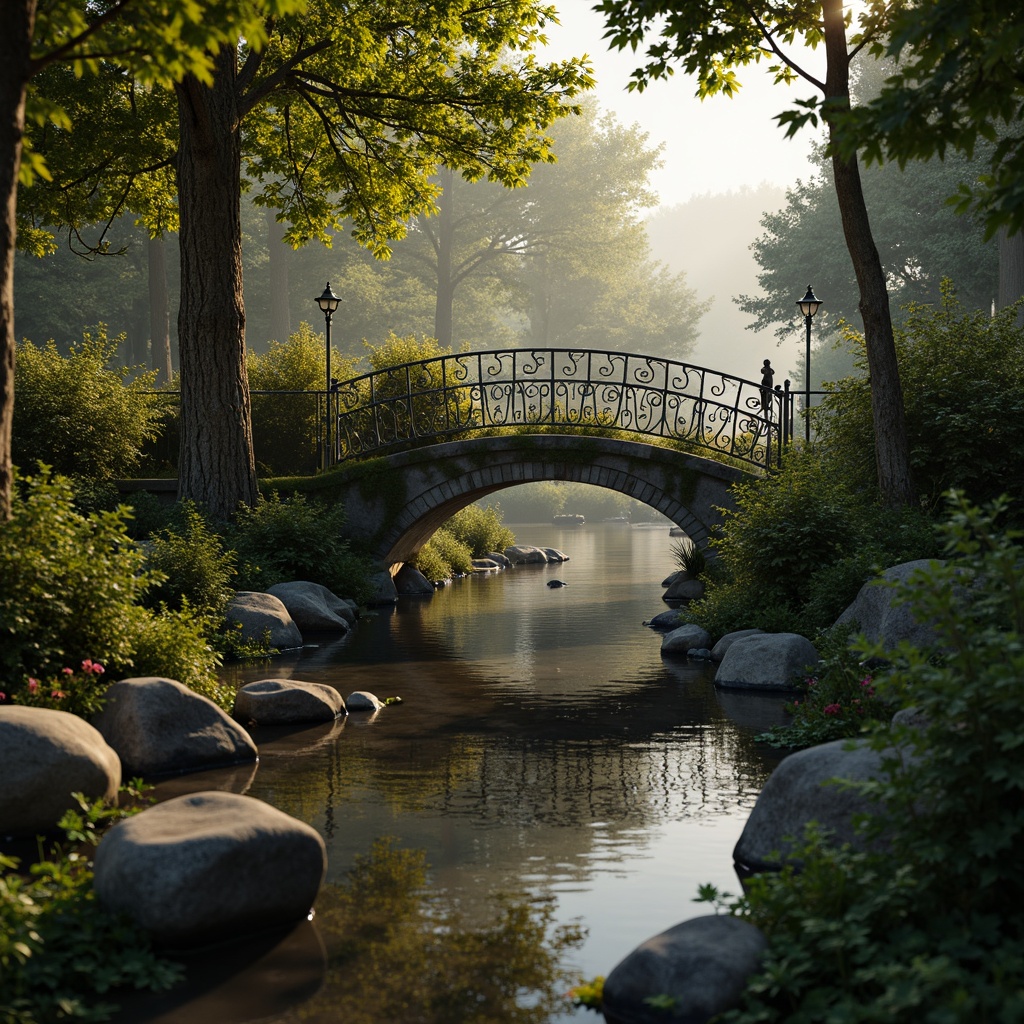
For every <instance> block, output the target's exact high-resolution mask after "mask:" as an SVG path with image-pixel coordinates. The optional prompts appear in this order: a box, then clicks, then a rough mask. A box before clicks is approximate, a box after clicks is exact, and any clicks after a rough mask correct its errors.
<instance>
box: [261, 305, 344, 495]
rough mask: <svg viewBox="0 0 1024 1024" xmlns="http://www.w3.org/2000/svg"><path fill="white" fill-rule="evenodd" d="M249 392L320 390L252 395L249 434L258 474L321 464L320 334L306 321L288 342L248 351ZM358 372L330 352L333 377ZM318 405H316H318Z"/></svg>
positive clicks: (323, 364)
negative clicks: (267, 348)
mask: <svg viewBox="0 0 1024 1024" xmlns="http://www.w3.org/2000/svg"><path fill="white" fill-rule="evenodd" d="M246 358H247V372H248V377H249V389H250V391H253V392H257V391H295V392H319V397H318V395H317V394H313V393H309V394H293V395H287V394H286V395H281V394H277V395H274V394H264V395H261V394H253V396H252V433H253V449H254V451H255V455H256V461H257V468H258V469H259V471H260V473H261V475H275V474H277V475H282V474H283V475H297V474H299V473H302V472H307V473H308V472H312V471H313V470H314V469H316V467H317V466H318V465H319V458H320V452H319V450H318V445H319V444H320V443H322V441H321V439H322V437H323V392H324V387H325V386H326V384H327V350H326V345H325V342H324V336H323V335H322V334H318V333H316V332H315V331H314V330H313V328H312V327H310V326H309V324H307V323H302V324H300V325H299V329H298V330H297V331H296V332H295V333H294V334H293V335H291V337H289V338H288V340H287V342H285V343H283V344H282V343H281V342H278V341H272V342H271V343H270V348H269V350H268V351H267V352H266V353H264V354H262V355H261V354H259V353H256V352H249V353H248V355H247V357H246ZM355 373H356V360H354V359H351V358H347V359H343V358H342V357H341V356H340V355H339V354H338V352H337V351H334V350H332V352H331V376H332V377H334V378H336V379H338V380H345V379H346V378H348V377H351V376H354V375H355ZM318 403H319V404H318Z"/></svg>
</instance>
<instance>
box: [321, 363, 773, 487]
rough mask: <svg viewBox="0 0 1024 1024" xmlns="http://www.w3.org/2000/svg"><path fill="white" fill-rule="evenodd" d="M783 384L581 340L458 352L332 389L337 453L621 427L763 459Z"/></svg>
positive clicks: (769, 458)
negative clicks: (591, 346) (502, 434)
mask: <svg viewBox="0 0 1024 1024" xmlns="http://www.w3.org/2000/svg"><path fill="white" fill-rule="evenodd" d="M787 398H788V391H787V392H786V393H785V394H784V393H782V392H781V391H780V390H779V389H776V390H775V391H769V390H767V389H765V388H763V387H762V386H761V385H760V384H757V383H755V382H753V381H748V380H744V379H742V378H739V377H732V376H730V375H728V374H724V373H719V372H717V371H715V370H709V369H705V368H704V367H700V366H691V365H689V364H687V363H681V362H676V361H674V360H670V359H660V358H657V357H654V356H643V355H634V354H631V353H624V352H612V351H594V350H588V349H500V350H493V351H480V352H463V353H458V354H452V355H445V356H440V357H437V358H435V359H427V360H421V361H420V362H415V363H407V364H403V365H401V366H394V367H389V368H388V369H385V370H378V371H375V372H373V373H367V374H364V375H363V376H361V377H356V378H353V379H352V380H347V381H343V382H342V383H341V384H339V385H338V386H337V388H336V390H335V399H336V410H337V412H336V424H337V433H336V437H337V439H338V457H339V459H340V460H341V461H344V460H346V459H351V458H356V457H359V456H365V455H369V454H373V453H377V452H380V451H382V450H384V449H394V448H407V447H415V446H417V445H419V444H424V443H433V442H437V441H441V440H456V439H459V438H462V437H465V436H466V435H467V434H469V433H471V432H474V431H477V432H479V431H496V430H508V429H513V430H519V431H522V432H535V431H536V430H551V429H557V430H559V431H567V430H568V431H572V432H576V431H579V432H581V433H602V432H603V433H613V432H614V433H626V434H639V435H643V436H646V437H657V438H664V439H667V440H670V441H673V442H677V443H680V444H682V445H683V446H686V447H689V446H692V447H693V448H695V449H705V450H710V451H711V452H713V453H718V454H720V455H724V456H728V457H730V458H733V459H737V460H740V461H742V462H746V463H750V464H753V465H755V466H759V467H762V468H771V467H772V466H773V465H777V464H778V463H779V460H780V457H781V453H782V444H781V443H780V441H781V440H782V438H783V437H784V435H785V434H786V430H785V426H784V424H785V419H786V414H787V410H786V402H787Z"/></svg>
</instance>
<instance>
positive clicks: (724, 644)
mask: <svg viewBox="0 0 1024 1024" xmlns="http://www.w3.org/2000/svg"><path fill="white" fill-rule="evenodd" d="M762 633H764V630H763V629H737V630H734V631H733V632H732V633H726V634H725V635H724V636H723V637H722V638H721V639H720V640H719V641H718V643H717V644H715V646H714V647H712V648H711V660H712V661H721V660H722V659H723V658H724V657H725V652H726V651H727V650H729V648H730V647H732V645H733V644H734V643H736V641H737V640H742V639H743V638H744V637H745V636H760V635H761V634H762Z"/></svg>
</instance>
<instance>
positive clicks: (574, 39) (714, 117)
mask: <svg viewBox="0 0 1024 1024" xmlns="http://www.w3.org/2000/svg"><path fill="white" fill-rule="evenodd" d="M593 2H594V0H554V3H555V6H556V7H557V9H558V11H559V20H560V21H561V25H554V26H550V27H549V28H548V30H547V35H548V38H549V40H550V44H549V49H550V53H551V55H552V56H553V57H555V58H558V59H564V58H566V57H570V56H581V55H582V54H584V53H586V54H588V55H589V57H590V59H591V62H592V63H593V66H594V69H595V72H596V75H597V81H598V84H597V90H596V94H597V98H598V100H599V101H600V104H601V107H602V109H604V110H614V111H615V113H616V114H617V115H618V118H619V120H620V121H621V122H623V123H624V124H632V123H633V122H637V123H638V124H639V125H640V126H641V127H642V128H643V129H644V130H645V131H647V132H648V133H649V134H650V138H649V140H648V141H649V143H650V144H651V145H657V144H658V143H664V150H663V152H662V157H663V159H664V166H663V167H662V168H661V169H660V170H659V171H656V172H655V173H654V174H653V175H652V176H651V183H652V185H653V186H654V188H655V189H656V190H657V192H658V194H659V195H660V197H661V202H662V204H664V205H668V206H670V205H674V204H676V203H683V202H686V201H687V200H688V199H690V198H692V197H693V196H695V195H700V194H703V193H705V192H728V191H731V190H735V189H738V188H740V187H742V186H744V185H749V186H757V185H759V184H761V183H762V182H769V183H771V184H775V185H782V186H787V185H791V184H793V183H794V182H795V181H796V180H797V178H800V177H803V178H807V177H808V176H809V171H808V164H807V154H808V152H809V148H810V143H811V141H812V138H813V137H814V136H813V133H812V132H811V131H810V130H805V131H803V132H801V134H800V135H798V136H797V137H796V138H795V139H786V138H785V137H784V132H783V131H782V129H780V128H779V127H778V125H777V124H776V123H775V121H773V120H772V118H773V116H774V115H775V114H778V113H780V112H781V111H782V110H783V109H785V108H786V106H788V105H789V104H791V102H792V98H793V97H804V96H809V95H811V94H812V92H813V89H812V87H811V86H810V85H806V84H803V85H798V86H795V87H793V88H792V89H788V90H787V89H786V88H785V87H783V86H776V85H773V84H772V83H771V79H770V77H769V75H768V73H767V71H766V70H765V67H766V66H767V65H757V66H752V67H750V68H747V69H745V70H743V71H742V72H741V81H742V82H743V88H742V89H741V91H740V94H739V96H737V97H735V98H733V99H727V98H725V97H723V96H717V97H714V98H712V99H709V100H705V101H704V102H703V103H702V102H701V101H700V100H698V99H697V98H696V97H695V95H694V92H695V83H694V82H693V80H692V79H689V78H687V77H686V76H684V75H683V74H682V73H677V74H675V75H674V76H673V77H672V78H670V79H667V80H663V81H659V82H655V83H653V84H652V85H650V86H648V88H647V89H645V90H644V92H643V93H627V91H626V87H627V85H628V83H629V79H630V73H631V72H632V70H633V69H634V68H635V67H637V66H638V65H639V64H640V63H641V60H640V59H639V58H640V56H641V54H640V53H639V52H638V53H636V54H634V53H632V51H630V50H625V51H622V52H620V51H614V52H609V51H608V48H607V46H608V44H607V42H606V41H605V40H604V39H603V38H602V37H603V35H604V22H603V20H602V18H601V16H600V15H599V14H596V13H594V11H592V10H591V6H592V3H593ZM810 59H811V60H814V61H816V62H817V64H818V65H821V64H822V63H823V56H821V55H820V53H819V54H811V57H810Z"/></svg>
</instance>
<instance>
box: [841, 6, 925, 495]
mask: <svg viewBox="0 0 1024 1024" xmlns="http://www.w3.org/2000/svg"><path fill="white" fill-rule="evenodd" d="M821 6H822V15H823V18H824V23H825V54H826V58H827V72H826V79H825V98H826V104H827V106H831V107H833V108H835V107H843V106H846V107H848V106H849V104H850V59H849V55H848V51H847V45H846V28H845V25H844V23H843V2H842V0H824V2H823V3H822V5H821ZM826 119H827V110H826ZM833 133H834V128H833V125H832V123H831V122H830V123H829V135H830V138H831V137H832V135H833ZM833 141H834V139H833ZM832 171H833V174H834V176H835V185H836V198H837V199H838V201H839V212H840V215H841V217H842V222H843V234H844V236H845V238H846V247H847V249H848V250H849V253H850V259H851V260H852V262H853V269H854V273H855V274H856V275H857V285H858V287H859V288H860V315H861V317H862V319H863V321H864V344H865V349H866V352H867V358H868V373H869V375H870V379H871V414H872V419H873V422H874V428H875V466H876V469H877V472H878V487H879V490H880V492H881V494H882V499H883V500H884V501H885V502H886V504H888V505H890V506H892V507H898V506H901V505H912V504H914V502H915V501H916V497H917V496H916V492H915V490H914V483H913V478H912V476H911V470H910V449H909V445H908V443H907V428H906V420H905V416H904V408H903V389H902V387H901V385H900V374H899V366H898V365H897V362H896V345H895V342H894V340H893V333H892V319H891V317H890V312H889V292H888V289H887V288H886V285H885V273H884V271H883V270H882V261H881V259H880V258H879V256H878V249H877V248H876V246H875V240H874V236H873V235H872V233H871V223H870V221H869V219H868V209H867V204H866V203H865V202H864V191H863V189H862V187H861V180H860V169H859V167H858V165H857V158H856V157H853V158H852V159H850V160H841V159H839V157H838V156H833V157H832Z"/></svg>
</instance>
